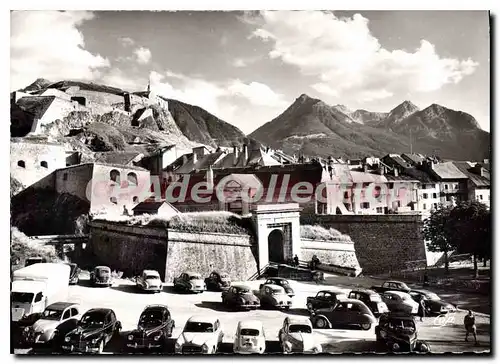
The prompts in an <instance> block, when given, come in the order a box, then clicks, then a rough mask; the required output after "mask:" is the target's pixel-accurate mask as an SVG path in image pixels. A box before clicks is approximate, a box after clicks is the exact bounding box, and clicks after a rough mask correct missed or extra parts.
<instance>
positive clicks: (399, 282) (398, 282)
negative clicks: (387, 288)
mask: <svg viewBox="0 0 500 364" xmlns="http://www.w3.org/2000/svg"><path fill="white" fill-rule="evenodd" d="M385 283H397V284H404V285H405V286H406V283H405V282H401V281H385Z"/></svg>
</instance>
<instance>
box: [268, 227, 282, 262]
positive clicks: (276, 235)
mask: <svg viewBox="0 0 500 364" xmlns="http://www.w3.org/2000/svg"><path fill="white" fill-rule="evenodd" d="M283 242H284V238H283V232H282V231H281V230H278V229H275V230H273V231H271V233H270V234H269V236H268V238H267V245H268V251H269V261H270V262H274V263H283V262H284V261H285V254H284V250H283Z"/></svg>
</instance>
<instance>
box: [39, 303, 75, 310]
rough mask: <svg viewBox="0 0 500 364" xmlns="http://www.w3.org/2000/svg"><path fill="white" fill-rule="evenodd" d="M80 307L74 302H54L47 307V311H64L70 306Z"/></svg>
mask: <svg viewBox="0 0 500 364" xmlns="http://www.w3.org/2000/svg"><path fill="white" fill-rule="evenodd" d="M75 305H78V303H74V302H54V303H52V304H51V305H48V306H47V307H46V309H47V310H64V309H66V308H68V307H70V306H75Z"/></svg>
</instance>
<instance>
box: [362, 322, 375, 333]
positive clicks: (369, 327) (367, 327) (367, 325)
mask: <svg viewBox="0 0 500 364" xmlns="http://www.w3.org/2000/svg"><path fill="white" fill-rule="evenodd" d="M371 327H372V324H370V323H368V324H361V328H362V329H363V330H365V331H368V330H370V329H371Z"/></svg>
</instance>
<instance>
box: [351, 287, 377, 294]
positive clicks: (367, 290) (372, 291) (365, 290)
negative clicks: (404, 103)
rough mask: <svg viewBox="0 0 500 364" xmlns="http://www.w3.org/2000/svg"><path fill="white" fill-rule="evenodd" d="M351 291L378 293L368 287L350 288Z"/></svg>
mask: <svg viewBox="0 0 500 364" xmlns="http://www.w3.org/2000/svg"><path fill="white" fill-rule="evenodd" d="M351 292H358V293H366V294H369V295H372V294H378V293H377V292H375V291H374V290H372V289H368V288H354V289H353V290H351Z"/></svg>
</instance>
